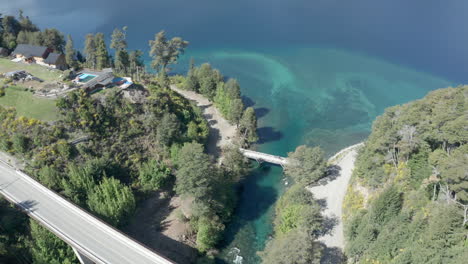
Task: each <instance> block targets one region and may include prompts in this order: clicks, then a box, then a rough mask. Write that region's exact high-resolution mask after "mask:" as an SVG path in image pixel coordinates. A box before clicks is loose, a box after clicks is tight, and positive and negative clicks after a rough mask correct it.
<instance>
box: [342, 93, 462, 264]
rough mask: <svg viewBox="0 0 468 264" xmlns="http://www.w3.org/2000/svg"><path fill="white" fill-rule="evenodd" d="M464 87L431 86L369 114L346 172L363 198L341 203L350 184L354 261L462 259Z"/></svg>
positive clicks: (349, 234)
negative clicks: (368, 127) (366, 131)
mask: <svg viewBox="0 0 468 264" xmlns="http://www.w3.org/2000/svg"><path fill="white" fill-rule="evenodd" d="M467 92H468V87H467V86H461V87H457V88H446V89H441V90H437V91H433V92H430V93H429V94H428V95H427V96H426V97H425V98H423V99H421V100H417V101H414V102H411V103H408V104H405V105H402V106H395V107H391V108H389V109H387V110H386V111H385V113H384V114H383V115H381V116H380V117H378V118H377V119H376V121H375V122H374V124H373V128H372V133H371V135H370V136H369V138H368V139H367V141H366V142H365V146H364V147H363V149H362V150H360V152H359V155H358V157H357V160H356V167H355V170H354V174H353V176H352V181H354V182H355V183H354V185H356V184H359V185H361V186H360V188H361V189H362V188H366V189H367V191H368V192H370V193H371V195H370V199H368V201H367V204H368V205H367V206H366V205H365V204H364V203H363V200H362V199H361V200H360V199H354V200H355V201H358V203H359V204H353V203H352V202H349V201H348V202H346V200H348V199H351V198H352V197H354V196H356V192H352V191H348V194H347V196H346V198H345V203H344V205H346V206H352V208H353V210H352V211H351V210H350V212H351V213H350V214H351V216H350V217H349V218H347V220H346V222H345V227H346V228H345V236H346V239H347V247H346V253H347V255H348V257H349V258H350V259H351V260H352V261H353V262H356V263H464V262H466V259H462V258H460V257H459V256H461V255H463V253H464V252H467V251H468V250H467V249H468V248H467V223H468V221H467V219H468V215H467V208H468V195H467V193H468V192H467V191H468V178H467V177H468V175H467V172H468V167H467V164H468V155H467V153H468V149H467V147H466V146H467V142H468V133H467V130H466V124H467V119H466V113H467V112H468V100H467V96H466V94H467ZM358 193H359V192H358ZM346 206H345V207H346ZM345 210H347V208H345Z"/></svg>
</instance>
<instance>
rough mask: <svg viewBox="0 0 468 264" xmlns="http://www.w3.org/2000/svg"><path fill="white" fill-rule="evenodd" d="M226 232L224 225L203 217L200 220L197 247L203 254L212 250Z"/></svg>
mask: <svg viewBox="0 0 468 264" xmlns="http://www.w3.org/2000/svg"><path fill="white" fill-rule="evenodd" d="M223 230H224V225H223V224H221V223H219V222H218V221H216V220H215V219H209V218H206V217H203V218H201V219H199V220H198V232H197V247H198V249H199V250H200V251H201V252H205V251H207V250H209V249H212V248H214V247H215V246H216V243H218V240H219V239H220V238H221V235H222V233H223Z"/></svg>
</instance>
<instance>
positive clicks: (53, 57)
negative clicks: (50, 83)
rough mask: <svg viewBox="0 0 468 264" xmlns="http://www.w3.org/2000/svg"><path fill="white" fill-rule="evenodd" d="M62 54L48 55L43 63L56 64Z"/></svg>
mask: <svg viewBox="0 0 468 264" xmlns="http://www.w3.org/2000/svg"><path fill="white" fill-rule="evenodd" d="M62 55H63V54H59V53H53V52H52V53H50V54H49V56H48V57H47V59H45V60H44V62H45V63H47V64H57V61H58V59H59V58H60V56H62Z"/></svg>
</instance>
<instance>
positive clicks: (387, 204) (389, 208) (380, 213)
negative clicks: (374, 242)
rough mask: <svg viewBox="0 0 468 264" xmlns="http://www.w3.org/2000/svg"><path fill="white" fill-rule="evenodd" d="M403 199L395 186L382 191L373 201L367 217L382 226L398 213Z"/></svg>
mask: <svg viewBox="0 0 468 264" xmlns="http://www.w3.org/2000/svg"><path fill="white" fill-rule="evenodd" d="M402 205H403V197H402V195H401V193H400V191H398V189H397V188H396V187H395V186H390V187H388V188H387V189H386V190H384V191H383V192H382V193H381V194H380V195H379V197H378V198H377V199H376V200H374V202H373V203H372V206H371V208H370V212H369V217H370V220H371V221H372V222H373V223H375V224H379V225H380V224H384V223H386V222H388V221H389V220H390V219H392V218H393V217H395V216H397V215H398V214H399V213H400V210H401V206H402Z"/></svg>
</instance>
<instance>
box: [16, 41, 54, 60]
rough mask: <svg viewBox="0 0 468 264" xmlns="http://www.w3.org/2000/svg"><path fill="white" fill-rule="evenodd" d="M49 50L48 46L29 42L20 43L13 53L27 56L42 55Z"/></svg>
mask: <svg viewBox="0 0 468 264" xmlns="http://www.w3.org/2000/svg"><path fill="white" fill-rule="evenodd" d="M46 51H47V47H43V46H34V45H29V44H18V46H16V49H15V51H13V53H12V55H17V54H19V55H23V56H25V57H42V56H43V55H44V53H45V52H46Z"/></svg>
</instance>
